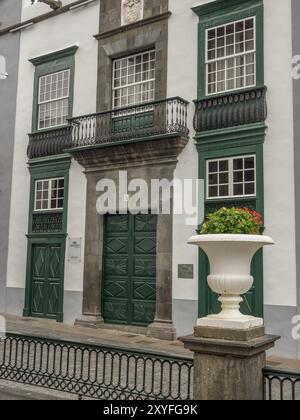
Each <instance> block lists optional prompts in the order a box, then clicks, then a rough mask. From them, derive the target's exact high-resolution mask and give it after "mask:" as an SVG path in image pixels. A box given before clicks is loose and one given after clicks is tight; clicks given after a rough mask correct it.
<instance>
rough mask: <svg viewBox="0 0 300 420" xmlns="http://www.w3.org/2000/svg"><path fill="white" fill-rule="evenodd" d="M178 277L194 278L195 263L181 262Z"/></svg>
mask: <svg viewBox="0 0 300 420" xmlns="http://www.w3.org/2000/svg"><path fill="white" fill-rule="evenodd" d="M178 278H179V279H193V278H194V266H193V264H179V265H178Z"/></svg>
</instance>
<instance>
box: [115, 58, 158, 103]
mask: <svg viewBox="0 0 300 420" xmlns="http://www.w3.org/2000/svg"><path fill="white" fill-rule="evenodd" d="M155 58H156V54H155V51H150V52H146V53H142V54H137V55H132V56H129V57H126V58H123V59H121V60H119V59H118V60H115V61H114V62H113V69H114V71H113V107H114V108H119V107H126V106H129V105H139V104H141V103H145V102H149V101H152V100H153V99H154V97H155ZM117 69H120V72H121V78H119V77H118V73H117ZM121 86H123V87H126V88H125V89H121ZM119 98H120V99H119Z"/></svg>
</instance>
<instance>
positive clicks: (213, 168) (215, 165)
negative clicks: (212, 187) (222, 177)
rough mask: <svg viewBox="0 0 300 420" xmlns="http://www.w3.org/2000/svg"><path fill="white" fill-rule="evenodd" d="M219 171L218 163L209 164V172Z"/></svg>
mask: <svg viewBox="0 0 300 420" xmlns="http://www.w3.org/2000/svg"><path fill="white" fill-rule="evenodd" d="M217 171H218V162H217V161H216V162H209V172H217Z"/></svg>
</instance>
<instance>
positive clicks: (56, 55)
mask: <svg viewBox="0 0 300 420" xmlns="http://www.w3.org/2000/svg"><path fill="white" fill-rule="evenodd" d="M78 48H79V47H78V45H73V46H72V47H68V48H65V49H63V50H60V51H54V52H52V53H49V54H45V55H41V56H40V57H34V58H31V59H30V60H29V61H30V63H32V64H33V65H34V66H39V65H41V64H45V63H49V62H50V61H54V60H61V59H63V58H65V57H70V56H72V55H75V54H76V51H77V50H78Z"/></svg>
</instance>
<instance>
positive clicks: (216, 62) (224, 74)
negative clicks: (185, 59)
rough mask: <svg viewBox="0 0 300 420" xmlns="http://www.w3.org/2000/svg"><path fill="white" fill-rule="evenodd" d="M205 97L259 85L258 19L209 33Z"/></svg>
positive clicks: (210, 30)
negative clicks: (257, 54) (257, 69)
mask: <svg viewBox="0 0 300 420" xmlns="http://www.w3.org/2000/svg"><path fill="white" fill-rule="evenodd" d="M205 49H206V64H205V65H206V94H207V95H212V94H216V93H222V92H227V91H232V90H236V89H242V88H245V87H251V86H255V85H256V18H255V17H250V18H248V19H243V20H239V21H235V22H232V23H229V24H226V25H222V26H217V27H214V28H210V29H207V30H206V48H205Z"/></svg>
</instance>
